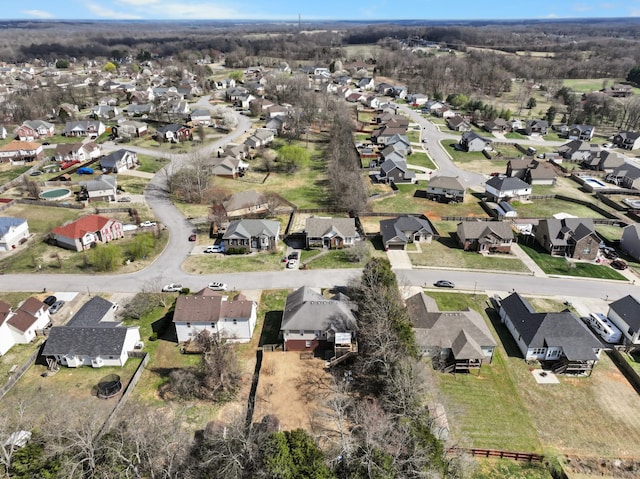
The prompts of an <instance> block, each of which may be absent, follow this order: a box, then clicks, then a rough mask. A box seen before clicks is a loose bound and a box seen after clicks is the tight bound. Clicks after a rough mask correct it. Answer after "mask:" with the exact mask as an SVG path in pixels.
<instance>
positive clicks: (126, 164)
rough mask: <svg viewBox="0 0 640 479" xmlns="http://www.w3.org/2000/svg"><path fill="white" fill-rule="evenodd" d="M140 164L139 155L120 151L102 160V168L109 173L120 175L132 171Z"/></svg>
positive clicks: (133, 152)
mask: <svg viewBox="0 0 640 479" xmlns="http://www.w3.org/2000/svg"><path fill="white" fill-rule="evenodd" d="M137 164H138V154H137V153H136V152H135V151H131V150H125V149H120V150H116V151H114V152H113V153H109V154H108V155H107V156H104V157H102V158H100V168H102V171H104V172H109V173H119V172H121V171H124V170H130V169H133V168H135V167H136V165H137Z"/></svg>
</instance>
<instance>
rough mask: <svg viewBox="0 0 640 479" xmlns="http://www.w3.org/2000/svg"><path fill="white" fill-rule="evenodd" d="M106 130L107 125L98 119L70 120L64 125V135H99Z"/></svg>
mask: <svg viewBox="0 0 640 479" xmlns="http://www.w3.org/2000/svg"><path fill="white" fill-rule="evenodd" d="M105 131H106V127H105V126H104V124H103V123H102V122H101V121H98V120H84V121H68V122H66V123H65V125H64V130H62V134H63V135H64V136H95V137H98V136H100V135H102V134H103V133H104V132H105Z"/></svg>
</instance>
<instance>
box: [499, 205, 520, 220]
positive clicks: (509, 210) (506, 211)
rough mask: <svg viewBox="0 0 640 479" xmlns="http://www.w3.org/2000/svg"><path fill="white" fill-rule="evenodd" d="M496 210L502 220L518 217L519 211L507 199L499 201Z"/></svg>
mask: <svg viewBox="0 0 640 479" xmlns="http://www.w3.org/2000/svg"><path fill="white" fill-rule="evenodd" d="M494 210H495V212H496V214H497V215H498V219H499V220H500V221H503V220H512V219H514V218H517V217H518V212H517V211H516V209H515V208H514V207H513V206H511V205H510V204H509V203H508V202H506V201H501V202H500V203H498V204H497V205H496V207H495V208H494Z"/></svg>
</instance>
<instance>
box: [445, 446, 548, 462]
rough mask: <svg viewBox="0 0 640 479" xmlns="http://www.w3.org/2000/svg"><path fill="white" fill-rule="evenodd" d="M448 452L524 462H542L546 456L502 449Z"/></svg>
mask: <svg viewBox="0 0 640 479" xmlns="http://www.w3.org/2000/svg"><path fill="white" fill-rule="evenodd" d="M447 452H449V453H450V454H455V453H459V452H463V453H467V454H471V455H472V456H473V457H494V458H498V459H511V460H512V461H523V462H542V461H543V460H544V456H542V455H540V454H535V453H530V452H513V451H500V450H498V449H478V448H471V449H464V448H452V449H449V450H448V451H447Z"/></svg>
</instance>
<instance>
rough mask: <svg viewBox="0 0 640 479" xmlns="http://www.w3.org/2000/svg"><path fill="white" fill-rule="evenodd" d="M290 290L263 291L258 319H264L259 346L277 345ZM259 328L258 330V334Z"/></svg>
mask: <svg viewBox="0 0 640 479" xmlns="http://www.w3.org/2000/svg"><path fill="white" fill-rule="evenodd" d="M288 294H289V291H288V290H283V289H277V290H269V291H263V292H262V296H261V297H260V305H259V306H258V318H264V320H263V323H262V330H261V331H260V338H259V342H258V344H259V345H260V346H262V345H263V344H276V343H277V342H278V340H279V339H278V337H279V335H280V323H281V321H282V311H283V310H284V303H285V300H286V299H287V295H288ZM257 332H258V328H256V333H257Z"/></svg>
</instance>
